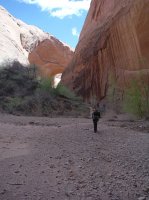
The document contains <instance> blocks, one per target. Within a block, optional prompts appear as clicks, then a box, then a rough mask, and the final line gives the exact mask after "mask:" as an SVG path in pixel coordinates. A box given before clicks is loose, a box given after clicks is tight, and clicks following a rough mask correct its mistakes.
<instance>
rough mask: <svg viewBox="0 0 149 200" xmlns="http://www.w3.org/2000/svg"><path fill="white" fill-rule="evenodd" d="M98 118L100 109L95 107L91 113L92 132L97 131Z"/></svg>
mask: <svg viewBox="0 0 149 200" xmlns="http://www.w3.org/2000/svg"><path fill="white" fill-rule="evenodd" d="M99 118H100V111H99V110H97V109H96V108H94V109H93V113H92V120H93V124H94V133H96V132H97V123H98V121H99Z"/></svg>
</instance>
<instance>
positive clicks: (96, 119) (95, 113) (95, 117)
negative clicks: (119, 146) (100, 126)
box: [92, 110, 100, 122]
mask: <svg viewBox="0 0 149 200" xmlns="http://www.w3.org/2000/svg"><path fill="white" fill-rule="evenodd" d="M99 118H100V112H99V111H97V110H95V111H94V112H93V113H92V119H93V121H95V122H98V120H99Z"/></svg>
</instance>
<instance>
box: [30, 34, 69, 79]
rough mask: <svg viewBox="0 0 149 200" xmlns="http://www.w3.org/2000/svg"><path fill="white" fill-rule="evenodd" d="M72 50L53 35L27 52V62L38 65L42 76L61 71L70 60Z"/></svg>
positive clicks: (52, 74)
mask: <svg viewBox="0 0 149 200" xmlns="http://www.w3.org/2000/svg"><path fill="white" fill-rule="evenodd" d="M72 56H73V51H71V50H70V48H69V47H68V46H64V45H63V44H62V43H61V42H60V41H59V40H56V39H55V38H54V37H51V39H50V40H49V39H46V40H44V41H42V42H40V43H39V44H38V45H37V46H36V47H35V48H34V49H33V51H32V52H31V53H30V54H29V62H30V63H31V64H35V65H36V66H38V67H39V69H40V71H41V73H42V74H43V75H44V76H49V77H51V76H54V75H56V74H59V73H62V72H63V71H64V69H65V68H66V66H67V65H68V63H69V62H70V61H71V59H72Z"/></svg>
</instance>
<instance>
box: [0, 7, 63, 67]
mask: <svg viewBox="0 0 149 200" xmlns="http://www.w3.org/2000/svg"><path fill="white" fill-rule="evenodd" d="M51 37H52V36H51V35H50V34H49V33H45V32H43V31H42V30H41V29H39V28H37V27H35V26H32V25H27V24H25V23H24V22H22V21H21V20H18V19H16V18H15V17H13V16H12V15H11V14H10V13H9V12H8V11H7V10H6V9H5V8H3V7H2V6H0V65H1V63H6V62H12V61H14V60H16V61H19V62H20V63H22V64H28V63H29V61H28V54H29V53H30V52H31V51H32V50H33V49H34V48H35V47H36V46H37V45H38V44H39V43H40V42H42V41H43V40H45V39H48V40H51ZM63 45H64V46H66V45H65V44H63Z"/></svg>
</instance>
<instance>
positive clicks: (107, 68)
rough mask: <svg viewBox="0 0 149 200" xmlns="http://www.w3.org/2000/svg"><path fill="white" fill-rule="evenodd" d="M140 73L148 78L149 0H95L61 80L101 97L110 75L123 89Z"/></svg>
mask: <svg viewBox="0 0 149 200" xmlns="http://www.w3.org/2000/svg"><path fill="white" fill-rule="evenodd" d="M140 74H141V77H142V75H143V78H144V79H145V78H149V0H135V1H134V0H110V1H109V0H92V2H91V6H90V10H89V13H88V16H87V18H86V21H85V24H84V27H83V29H82V32H81V35H80V38H79V43H78V45H77V48H76V50H75V54H74V57H73V59H72V62H71V63H70V65H69V67H68V68H67V69H66V70H65V72H64V73H63V76H62V82H63V83H64V84H65V85H67V86H69V87H70V88H72V89H74V90H75V91H76V92H77V93H78V94H79V95H82V96H83V97H84V98H85V99H89V98H90V97H91V96H94V95H96V96H97V97H98V99H102V98H103V97H105V95H106V91H107V87H108V85H109V84H110V79H111V77H112V79H114V81H115V80H116V82H117V84H118V86H120V88H121V89H122V88H124V87H125V86H126V85H127V84H129V81H130V80H132V79H133V77H135V78H136V77H137V78H139V77H140Z"/></svg>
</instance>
